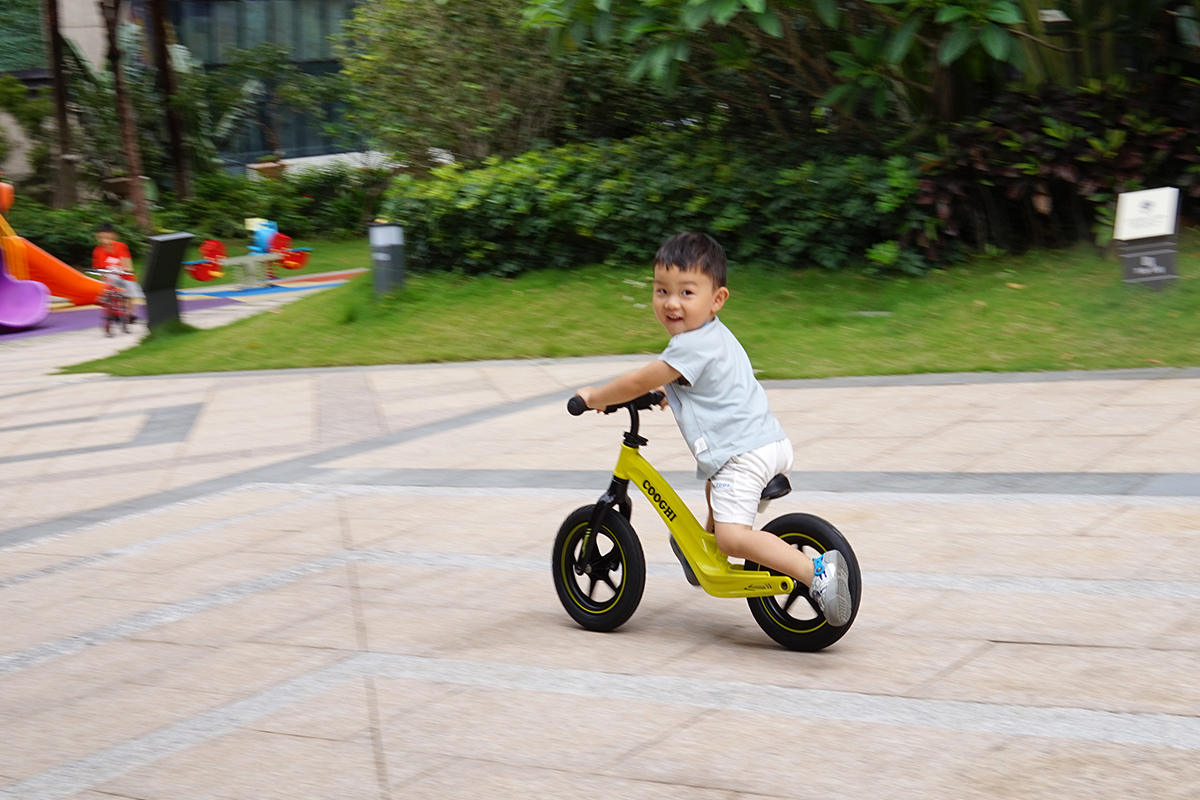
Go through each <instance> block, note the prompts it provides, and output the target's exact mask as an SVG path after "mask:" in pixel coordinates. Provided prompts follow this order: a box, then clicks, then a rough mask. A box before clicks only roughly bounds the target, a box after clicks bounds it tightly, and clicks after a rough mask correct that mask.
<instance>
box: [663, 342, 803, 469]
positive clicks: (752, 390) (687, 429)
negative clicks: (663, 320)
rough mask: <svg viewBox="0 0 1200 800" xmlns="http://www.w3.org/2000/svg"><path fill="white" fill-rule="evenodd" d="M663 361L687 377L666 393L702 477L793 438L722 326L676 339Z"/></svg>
mask: <svg viewBox="0 0 1200 800" xmlns="http://www.w3.org/2000/svg"><path fill="white" fill-rule="evenodd" d="M659 359H660V360H662V361H665V362H666V363H667V364H668V365H670V366H671V367H672V368H674V369H675V371H676V372H678V373H679V374H680V375H681V376H683V377H682V378H681V379H679V380H676V381H674V382H673V383H671V384H669V385H668V386H667V387H666V389H667V402H669V403H670V404H671V410H672V411H673V412H675V421H676V422H677V423H678V424H679V432H680V433H682V434H683V439H684V441H685V442H687V445H688V448H689V449H690V450H691V451H692V455H694V456H695V457H696V476H697V477H699V478H702V479H704V480H708V479H709V478H711V477H712V476H713V474H714V473H715V472H716V471H717V470H719V469H720V468H721V467H722V466H724V465H725V462H726V461H728V460H729V459H731V458H733V457H734V456H736V455H738V454H740V453H745V452H747V451H749V450H753V449H755V448H757V447H762V446H763V445H768V444H770V443H771V442H778V441H780V440H782V439H786V438H787V434H785V433H784V431H783V426H782V425H780V424H779V420H777V419H775V416H774V415H773V414H772V413H771V409H770V408H769V406H768V405H767V393H766V392H765V391H763V388H762V385H761V384H760V383H759V382H758V380H757V379H756V378H755V377H754V368H753V367H752V366H751V365H750V357H749V356H747V355H746V351H745V350H744V349H743V348H742V344H741V342H739V341H738V340H737V338H736V337H735V336H734V335H733V334H732V333H731V332H730V331H729V329H728V328H726V327H725V325H724V324H722V323H721V320H719V319H713V321H712V322H709V323H707V324H705V325H703V326H701V327H699V328H696V329H695V330H691V331H685V332H684V333H679V334H676V335H674V336H672V337H671V341H670V342H669V343H668V344H667V349H666V350H664V351H663V352H662V355H660V356H659Z"/></svg>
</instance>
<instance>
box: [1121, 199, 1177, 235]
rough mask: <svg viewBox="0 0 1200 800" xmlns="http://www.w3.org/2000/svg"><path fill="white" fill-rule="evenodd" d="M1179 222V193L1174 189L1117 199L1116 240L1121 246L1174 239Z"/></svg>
mask: <svg viewBox="0 0 1200 800" xmlns="http://www.w3.org/2000/svg"><path fill="white" fill-rule="evenodd" d="M1178 218H1179V190H1178V189H1176V188H1175V187H1174V186H1166V187H1164V188H1162V189H1145V190H1143V191H1140V192H1124V193H1123V194H1119V195H1117V221H1116V225H1115V230H1114V232H1113V238H1114V239H1116V240H1117V241H1120V242H1128V241H1131V240H1133V239H1146V238H1148V237H1150V236H1171V235H1173V234H1174V233H1175V223H1176V221H1177V220H1178Z"/></svg>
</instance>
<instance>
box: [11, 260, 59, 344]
mask: <svg viewBox="0 0 1200 800" xmlns="http://www.w3.org/2000/svg"><path fill="white" fill-rule="evenodd" d="M49 314H50V290H49V289H47V288H46V286H45V285H44V284H41V283H38V282H37V281H20V280H17V279H16V278H14V277H13V276H11V275H9V274H8V270H7V269H5V267H4V248H2V247H0V331H3V330H4V329H5V328H32V327H33V326H34V325H37V324H38V323H39V322H41V321H42V320H44V319H45V318H46V317H47V316H48V315H49Z"/></svg>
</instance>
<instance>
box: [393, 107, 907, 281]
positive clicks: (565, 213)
mask: <svg viewBox="0 0 1200 800" xmlns="http://www.w3.org/2000/svg"><path fill="white" fill-rule="evenodd" d="M917 188H918V183H917V180H916V167H915V162H913V161H912V160H911V159H908V158H905V157H899V156H894V157H892V158H890V159H883V158H879V157H874V156H866V155H862V156H853V157H850V158H846V157H844V156H841V155H835V154H830V155H826V156H816V157H804V156H802V155H801V154H799V153H797V152H795V151H791V152H788V151H784V150H778V149H777V150H768V149H756V148H753V147H745V146H742V145H740V144H739V143H737V142H731V141H729V140H726V139H722V138H718V137H711V136H708V135H707V134H706V133H705V132H703V131H688V130H684V131H679V132H672V133H666V134H659V135H656V136H653V137H640V138H635V139H627V140H623V141H618V142H599V143H592V144H586V145H570V146H566V147H560V148H555V149H551V150H539V151H532V152H529V153H525V154H523V155H521V156H519V157H517V158H514V159H511V160H508V161H498V160H492V161H489V162H487V165H486V166H485V167H483V168H480V169H474V170H466V169H462V168H460V167H456V166H453V165H451V166H447V167H440V168H437V169H435V170H433V172H432V173H431V175H430V176H429V177H417V176H413V175H404V176H401V177H400V178H398V179H397V180H396V181H395V182H394V183H393V185H392V188H391V189H390V190H389V193H388V198H387V202H386V203H385V206H384V213H385V214H386V215H387V216H389V217H390V218H391V219H394V220H396V221H397V222H400V223H401V224H402V225H404V226H405V228H406V237H405V238H406V240H407V242H408V253H407V257H408V259H409V263H410V264H411V266H412V268H413V269H453V270H461V271H464V272H468V273H480V272H488V273H493V274H498V275H512V274H515V273H518V272H521V271H524V270H527V269H535V268H538V267H542V266H553V267H569V266H571V265H575V264H584V263H595V262H599V261H623V262H628V261H638V262H645V261H647V260H649V258H650V257H651V256H652V255H653V253H654V251H655V250H656V249H657V247H658V245H659V244H660V243H661V241H662V240H663V239H664V238H666V237H667V236H668V235H670V234H672V233H675V232H677V231H681V230H702V231H707V232H709V233H711V234H713V235H714V236H716V237H717V239H718V240H719V241H721V242H722V244H723V245H724V246H725V247H726V249H727V250H728V252H729V253H730V255H731V258H732V259H735V260H746V261H749V260H760V261H761V260H768V261H772V262H775V263H779V264H784V265H788V266H794V267H804V266H809V265H817V266H822V267H827V268H831V269H840V268H846V267H854V268H862V269H865V270H871V271H879V270H903V271H908V272H919V271H921V270H922V269H924V268H925V266H926V263H925V260H924V258H923V257H922V255H921V254H920V253H919V252H917V251H916V250H915V249H914V247H915V245H916V244H917V242H918V240H919V239H920V237H921V236H922V235H924V232H925V228H926V225H927V223H929V222H930V220H929V218H928V217H927V216H926V215H925V214H923V213H922V212H920V211H918V210H916V208H915V204H914V203H913V198H914V197H915V194H916V191H917ZM887 242H893V243H894V244H893V245H892V246H891V247H884V248H880V247H878V246H879V245H881V244H883V243H887ZM873 248H874V249H873ZM868 252H873V253H875V256H874V257H873V258H868V255H867V254H868Z"/></svg>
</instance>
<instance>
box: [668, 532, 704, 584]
mask: <svg viewBox="0 0 1200 800" xmlns="http://www.w3.org/2000/svg"><path fill="white" fill-rule="evenodd" d="M667 540H668V541H669V542H670V543H671V552H673V553H674V554H675V557H676V558H678V559H679V566H681V567H683V577H685V578H687V582H688V583H690V584H691V585H692V586H699V585H700V581H699V580H698V579H697V578H696V573H694V572H692V565H691V564H689V563H688V561H687V559H686V558H684V557H683V551H682V550H680V549H679V544H678V543H676V541H675V537H674V536H670V535H668V536H667Z"/></svg>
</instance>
